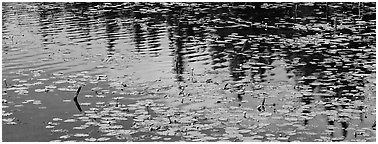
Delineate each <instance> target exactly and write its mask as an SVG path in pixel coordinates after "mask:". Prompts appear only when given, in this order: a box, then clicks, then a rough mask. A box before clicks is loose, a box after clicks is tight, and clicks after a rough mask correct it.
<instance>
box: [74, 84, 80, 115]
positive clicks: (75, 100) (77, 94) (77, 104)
mask: <svg viewBox="0 0 378 144" xmlns="http://www.w3.org/2000/svg"><path fill="white" fill-rule="evenodd" d="M80 90H81V86H80V87H79V88H78V89H77V91H76V95H75V97H74V102H75V104H76V107H77V109H79V111H80V112H82V109H81V107H80V104H79V102H78V101H77V97H78V96H79V93H80Z"/></svg>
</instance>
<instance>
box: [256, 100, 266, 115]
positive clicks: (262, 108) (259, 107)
mask: <svg viewBox="0 0 378 144" xmlns="http://www.w3.org/2000/svg"><path fill="white" fill-rule="evenodd" d="M257 110H258V111H259V112H264V111H265V98H264V99H263V101H262V103H261V105H259V106H257Z"/></svg>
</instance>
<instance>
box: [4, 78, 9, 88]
mask: <svg viewBox="0 0 378 144" xmlns="http://www.w3.org/2000/svg"><path fill="white" fill-rule="evenodd" d="M3 81H4V85H5V87H6V88H7V87H8V84H7V79H4V80H3Z"/></svg>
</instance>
